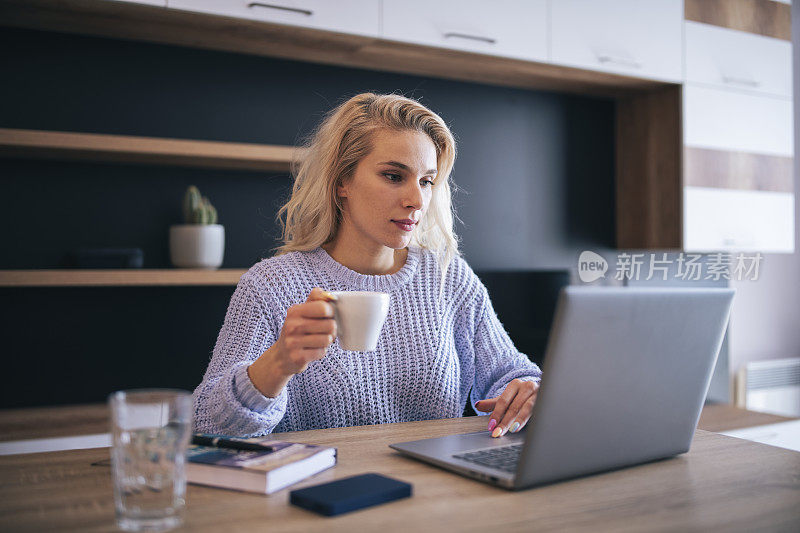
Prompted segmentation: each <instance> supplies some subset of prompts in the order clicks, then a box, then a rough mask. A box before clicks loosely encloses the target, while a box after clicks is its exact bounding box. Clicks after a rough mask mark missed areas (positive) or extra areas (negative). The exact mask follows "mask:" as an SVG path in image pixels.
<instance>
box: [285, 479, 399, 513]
mask: <svg viewBox="0 0 800 533" xmlns="http://www.w3.org/2000/svg"><path fill="white" fill-rule="evenodd" d="M410 496H411V485H410V484H408V483H405V482H403V481H398V480H396V479H392V478H390V477H386V476H382V475H381V474H360V475H358V476H351V477H346V478H344V479H337V480H336V481H331V482H330V483H322V484H320V485H314V486H313V487H306V488H304V489H297V490H293V491H292V492H290V493H289V502H290V503H291V504H292V505H297V506H298V507H302V508H303V509H308V510H309V511H314V512H316V513H319V514H322V515H325V516H336V515H339V514H342V513H349V512H350V511H355V510H357V509H363V508H364V507H370V506H372V505H379V504H381V503H387V502H391V501H394V500H399V499H401V498H408V497H410Z"/></svg>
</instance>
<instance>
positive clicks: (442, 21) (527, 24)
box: [381, 0, 547, 61]
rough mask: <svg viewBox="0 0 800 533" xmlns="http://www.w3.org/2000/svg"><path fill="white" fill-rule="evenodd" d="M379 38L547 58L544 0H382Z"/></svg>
mask: <svg viewBox="0 0 800 533" xmlns="http://www.w3.org/2000/svg"><path fill="white" fill-rule="evenodd" d="M382 20H383V32H382V35H381V36H382V37H383V38H384V39H391V40H395V41H403V42H409V43H416V44H423V45H428V46H441V47H444V48H453V49H457V50H467V51H470V52H478V53H481V54H490V55H498V56H505V57H515V58H519V59H528V60H531V61H546V60H547V1H546V0H498V1H494V2H483V1H479V0H466V1H464V0H438V1H436V2H429V1H426V0H383V19H382Z"/></svg>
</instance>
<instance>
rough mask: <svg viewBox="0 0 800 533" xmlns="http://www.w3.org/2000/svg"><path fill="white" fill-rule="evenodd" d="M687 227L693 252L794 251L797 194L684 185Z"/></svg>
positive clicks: (685, 245) (686, 238)
mask: <svg viewBox="0 0 800 533" xmlns="http://www.w3.org/2000/svg"><path fill="white" fill-rule="evenodd" d="M683 228H684V230H683V248H684V250H686V251H690V252H712V251H717V250H726V251H743V252H765V253H770V252H773V253H793V252H794V194H792V193H789V192H773V191H746V190H737V189H716V188H711V187H684V189H683Z"/></svg>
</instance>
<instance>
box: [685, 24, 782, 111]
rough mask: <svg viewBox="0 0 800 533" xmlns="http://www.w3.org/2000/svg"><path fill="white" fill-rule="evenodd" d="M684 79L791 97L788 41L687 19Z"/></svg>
mask: <svg viewBox="0 0 800 533" xmlns="http://www.w3.org/2000/svg"><path fill="white" fill-rule="evenodd" d="M684 29H685V36H686V81H688V82H692V83H702V84H708V85H711V86H717V87H720V88H724V89H738V90H744V91H752V92H755V93H763V94H771V95H775V96H783V97H785V98H791V95H792V43H791V42H789V41H784V40H782V39H773V38H772V37H765V36H763V35H755V34H752V33H746V32H742V31H736V30H731V29H728V28H720V27H718V26H711V25H709V24H701V23H699V22H691V21H687V22H686V23H685V28H684Z"/></svg>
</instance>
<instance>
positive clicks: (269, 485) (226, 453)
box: [186, 439, 336, 494]
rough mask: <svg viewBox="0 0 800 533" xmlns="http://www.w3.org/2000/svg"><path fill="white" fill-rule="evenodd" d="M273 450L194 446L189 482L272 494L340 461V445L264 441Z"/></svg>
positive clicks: (190, 459) (191, 452)
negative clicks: (338, 446)
mask: <svg viewBox="0 0 800 533" xmlns="http://www.w3.org/2000/svg"><path fill="white" fill-rule="evenodd" d="M248 440H249V441H250V442H265V443H267V444H269V446H271V447H272V448H273V450H264V451H241V450H232V449H227V448H215V447H211V446H198V445H194V446H190V447H189V450H188V452H187V464H186V478H187V481H189V483H196V484H200V485H210V486H214V487H221V488H227V489H234V490H243V491H248V492H261V493H264V494H271V493H273V492H275V491H277V490H280V489H282V488H284V487H287V486H289V485H292V484H294V483H297V482H298V481H301V480H303V479H305V478H307V477H310V476H312V475H314V474H316V473H318V472H321V471H323V470H326V469H328V468H330V467H332V466H334V465H335V464H336V448H328V447H324V446H316V445H313V444H301V443H294V442H282V441H262V440H259V439H248Z"/></svg>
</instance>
